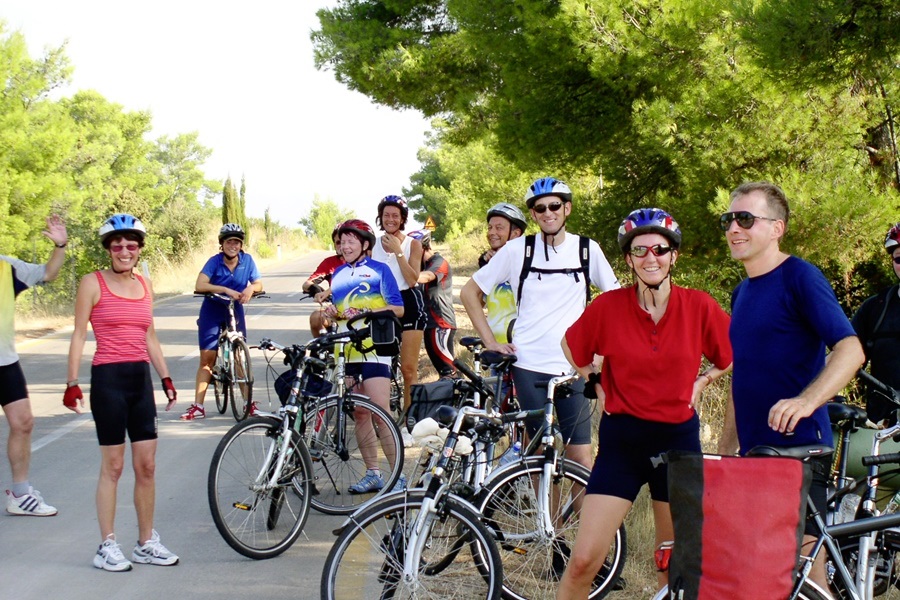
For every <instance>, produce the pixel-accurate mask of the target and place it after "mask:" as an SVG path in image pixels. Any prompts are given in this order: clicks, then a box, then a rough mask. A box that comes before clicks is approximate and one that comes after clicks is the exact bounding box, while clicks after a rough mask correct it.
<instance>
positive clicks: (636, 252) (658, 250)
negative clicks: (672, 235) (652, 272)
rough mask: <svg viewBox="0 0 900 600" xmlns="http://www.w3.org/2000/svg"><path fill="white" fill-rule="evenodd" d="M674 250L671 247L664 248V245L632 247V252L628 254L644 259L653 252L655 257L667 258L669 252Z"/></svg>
mask: <svg viewBox="0 0 900 600" xmlns="http://www.w3.org/2000/svg"><path fill="white" fill-rule="evenodd" d="M672 250H674V248H672V247H671V246H663V245H662V244H656V245H654V246H632V247H631V250H630V251H629V252H628V253H629V254H631V255H632V256H637V257H638V258H643V257H645V256H647V252H652V253H653V256H665V255H666V254H668V253H669V252H671V251H672Z"/></svg>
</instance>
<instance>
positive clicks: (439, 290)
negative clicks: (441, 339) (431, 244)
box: [420, 252, 456, 329]
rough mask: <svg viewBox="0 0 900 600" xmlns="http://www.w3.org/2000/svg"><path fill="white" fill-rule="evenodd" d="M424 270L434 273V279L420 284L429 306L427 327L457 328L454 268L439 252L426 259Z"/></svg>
mask: <svg viewBox="0 0 900 600" xmlns="http://www.w3.org/2000/svg"><path fill="white" fill-rule="evenodd" d="M423 271H429V272H431V273H434V277H435V278H434V280H433V281H429V282H428V283H424V284H420V287H422V288H423V293H424V295H425V301H426V306H427V308H428V311H427V312H428V324H427V325H426V326H425V328H426V329H434V328H436V327H440V328H441V329H456V316H455V315H454V314H453V270H452V269H451V268H450V263H448V262H447V261H446V260H445V259H444V257H443V256H441V255H440V254H438V253H437V252H435V253H434V255H432V257H431V258H430V259H429V260H427V261H425V266H424V269H423Z"/></svg>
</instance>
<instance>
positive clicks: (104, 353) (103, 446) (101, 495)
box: [63, 214, 178, 571]
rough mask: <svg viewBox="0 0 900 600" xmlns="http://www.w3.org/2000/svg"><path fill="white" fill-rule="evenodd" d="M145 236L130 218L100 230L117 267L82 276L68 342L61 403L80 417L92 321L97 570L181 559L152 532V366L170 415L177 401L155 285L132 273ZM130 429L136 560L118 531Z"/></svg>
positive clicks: (111, 222) (115, 217)
mask: <svg viewBox="0 0 900 600" xmlns="http://www.w3.org/2000/svg"><path fill="white" fill-rule="evenodd" d="M146 233H147V232H146V229H145V228H144V224H143V223H141V221H140V220H138V219H136V218H135V217H133V216H132V215H125V214H117V215H113V216H112V217H110V218H109V219H107V221H106V222H105V223H104V224H103V226H102V227H101V228H100V239H101V242H102V243H103V247H104V248H105V249H106V250H107V251H108V252H109V257H110V261H111V263H112V264H111V265H110V268H108V269H104V270H103V271H96V272H94V273H89V274H87V275H85V276H84V277H83V278H82V279H81V283H80V284H79V286H78V294H77V295H76V297H75V331H74V332H73V333H72V341H71V343H70V345H69V368H68V380H67V384H66V392H65V395H64V397H63V403H64V404H65V405H66V407H67V408H70V409H71V410H74V411H75V412H77V413H80V412H81V411H82V409H83V408H84V399H83V398H82V393H81V388H80V387H79V386H78V367H79V364H80V363H81V357H82V354H83V352H84V342H85V340H86V339H87V325H88V322H90V323H91V326H92V328H93V330H94V337H95V339H96V340H97V350H96V352H95V354H94V358H93V361H92V362H91V414H92V415H93V417H94V424H95V426H96V428H97V439H98V440H99V442H100V457H101V466H100V480H99V481H98V482H97V520H98V521H99V524H100V536H101V544H100V547H99V548H98V550H97V553H96V554H95V555H94V566H95V567H97V568H98V569H104V570H107V571H128V570H130V569H131V566H132V561H134V562H138V563H144V564H153V565H163V566H168V565H174V564H176V563H177V562H178V557H177V556H176V555H174V554H172V553H171V552H169V550H168V549H166V547H165V546H163V545H162V543H160V541H159V534H158V533H157V532H156V530H155V529H154V528H153V506H154V502H155V482H154V471H155V469H156V443H157V442H156V440H157V429H156V403H155V401H154V397H153V383H152V380H151V379H150V365H151V364H152V365H153V367H154V369H156V372H157V373H158V374H159V376H160V377H161V378H162V386H163V389H164V390H165V393H166V397H167V399H168V404H167V405H166V410H170V409H171V408H172V406H173V405H174V404H175V398H176V394H175V387H174V386H173V385H172V379H171V378H170V377H169V369H168V367H167V366H166V361H165V358H164V357H163V354H162V348H161V347H160V344H159V339H158V338H157V336H156V330H155V329H154V327H153V290H152V288H151V286H150V282H149V281H146V280H144V278H143V277H141V276H140V275H139V274H137V273H135V272H134V268H135V267H136V266H137V263H138V259H139V257H140V254H141V248H142V247H143V246H144V237H145V236H146ZM126 432H127V433H128V438H129V439H130V440H131V453H132V465H133V467H134V479H135V484H134V506H135V510H136V511H137V518H138V543H137V545H136V546H135V548H134V551H133V552H132V554H131V561H129V560H128V559H127V558H125V556H124V555H123V554H122V550H121V548H120V547H119V544H118V543H117V542H116V535H115V527H114V521H115V514H116V495H117V487H118V486H117V484H118V480H119V477H120V476H121V475H122V470H123V468H124V464H125V434H126Z"/></svg>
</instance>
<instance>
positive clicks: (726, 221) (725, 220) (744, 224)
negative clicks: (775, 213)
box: [719, 210, 778, 231]
mask: <svg viewBox="0 0 900 600" xmlns="http://www.w3.org/2000/svg"><path fill="white" fill-rule="evenodd" d="M756 219H762V220H764V221H778V219H772V218H770V217H757V216H756V215H754V214H753V213H750V212H747V211H746V210H739V211H737V212H727V213H725V214H724V215H722V216H721V217H719V225H721V226H722V231H728V228H729V227H731V222H732V221H737V224H738V226H739V227H740V228H741V229H750V228H751V227H753V223H755V222H756Z"/></svg>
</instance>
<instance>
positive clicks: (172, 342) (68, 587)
mask: <svg viewBox="0 0 900 600" xmlns="http://www.w3.org/2000/svg"><path fill="white" fill-rule="evenodd" d="M324 256H325V255H324V254H323V253H317V254H314V255H309V256H307V257H304V258H302V259H299V260H296V261H292V262H289V263H282V264H281V265H279V266H276V267H273V268H271V269H270V270H268V271H265V272H264V274H263V280H264V282H265V286H266V291H267V292H268V293H269V294H270V295H271V298H270V299H258V300H255V301H253V302H252V303H251V304H250V305H248V307H247V314H248V330H249V336H248V337H249V338H250V340H249V341H250V342H251V344H252V343H256V342H258V341H259V339H260V338H261V337H263V336H265V337H271V338H272V339H274V340H276V341H279V342H281V343H296V342H300V341H305V340H307V339H308V337H309V333H308V331H307V328H308V327H307V323H308V315H309V313H310V312H311V310H312V309H313V308H314V306H315V305H314V303H312V302H311V301H308V300H307V301H305V302H302V303H301V302H298V299H299V298H300V294H299V293H298V291H299V289H300V283H301V282H302V281H303V280H304V279H306V277H307V276H308V274H309V273H310V272H311V270H312V269H313V268H314V267H315V266H316V265H317V264H318V262H319V261H320V260H321V259H322V258H323V257H324ZM199 307H200V299H199V298H194V297H193V296H190V295H188V296H177V297H173V298H167V299H165V300H162V301H160V302H158V303H157V305H156V307H155V311H154V314H155V323H156V329H157V331H158V333H159V337H160V340H161V342H162V345H163V352H164V353H165V356H166V360H167V362H168V365H169V369H170V371H171V374H172V378H173V380H174V382H175V385H176V388H177V389H178V393H179V400H178V403H177V404H176V406H175V408H174V409H173V410H172V411H171V412H163V409H164V408H165V397H164V395H163V394H162V391H161V388H160V386H159V384H158V382H157V385H156V389H157V392H156V399H157V407H158V409H159V411H160V412H159V448H158V451H157V475H156V486H157V488H156V517H155V527H156V529H157V530H158V531H159V533H160V536H161V539H162V542H163V543H164V544H165V545H166V546H167V547H168V548H169V549H170V550H171V551H173V552H175V553H176V554H178V555H179V556H180V557H181V562H180V563H179V564H178V565H177V566H173V567H157V566H150V565H135V566H134V569H133V570H132V571H129V572H124V573H110V572H107V571H102V570H100V569H95V568H94V567H93V565H92V563H91V561H92V559H93V555H94V553H95V552H96V549H97V545H98V544H99V543H100V541H101V540H100V532H99V529H98V526H97V517H96V511H95V504H94V493H95V488H96V482H97V474H98V471H99V464H100V453H99V450H98V446H97V438H96V434H95V431H94V425H93V422H92V419H91V416H90V414H89V413H88V414H84V415H80V416H76V415H74V414H73V413H71V412H70V411H68V410H66V409H65V408H64V407H63V406H62V393H63V387H64V382H65V378H66V364H65V363H66V355H67V353H68V347H69V337H70V335H71V330H70V329H69V330H68V331H61V332H58V333H56V334H53V335H50V336H48V337H45V338H42V339H39V340H30V341H27V342H25V343H23V344H20V346H19V354H20V356H21V361H22V366H23V368H24V370H25V375H26V377H27V379H28V384H29V392H30V395H31V402H32V406H33V409H34V413H35V431H34V435H33V438H32V446H33V454H32V464H31V472H30V479H31V481H32V483H33V485H34V486H35V487H36V488H38V489H39V490H40V491H41V493H42V494H43V495H44V498H45V499H46V501H47V502H48V503H49V504H52V505H53V506H56V507H57V508H58V509H59V514H58V515H57V516H55V517H48V518H32V517H14V516H11V515H8V514H6V512H5V510H4V511H2V512H0V600H13V599H16V600H20V599H21V600H30V599H54V598H65V599H72V600H80V599H91V600H94V599H105V598H113V597H115V598H117V599H129V598H135V599H138V598H140V599H143V600H155V599H160V600H163V599H167V598H178V599H179V600H181V599H185V598H188V599H191V598H215V599H217V600H219V599H222V598H242V599H244V598H254V599H265V598H279V599H281V598H298V599H305V598H318V597H319V579H320V575H321V570H322V566H323V564H324V562H325V557H326V555H327V554H328V550H329V549H330V548H331V543H332V541H333V539H334V537H333V535H332V534H331V530H332V529H334V528H335V527H336V526H337V525H339V524H340V522H341V520H342V519H341V518H339V517H329V516H326V515H322V514H319V513H316V512H315V511H313V512H312V513H311V514H310V517H309V520H308V522H307V525H306V528H305V532H304V535H303V536H301V538H300V539H299V540H298V541H297V543H296V544H294V546H293V547H292V548H291V549H289V550H288V551H287V552H285V553H284V554H282V555H281V556H279V557H277V558H274V559H270V560H266V561H254V560H251V559H248V558H244V557H243V556H241V555H239V554H237V553H236V552H235V551H233V550H232V549H231V548H230V547H229V546H228V545H227V544H226V543H225V542H224V541H223V540H222V538H221V537H220V536H219V533H218V532H217V531H216V528H215V525H214V524H213V521H212V517H211V516H210V511H209V506H208V503H207V499H206V480H207V474H208V470H209V463H210V458H211V457H212V453H213V450H214V449H215V446H216V444H217V443H218V441H219V439H220V438H221V437H222V435H223V434H224V433H225V432H226V431H227V430H228V429H229V428H230V427H231V426H232V425H233V424H234V420H233V418H232V417H231V415H230V412H229V413H226V414H225V415H219V414H218V413H217V412H216V410H215V402H214V399H213V396H212V393H211V392H210V393H209V394H208V396H207V400H208V401H207V407H209V409H208V410H207V418H206V419H204V420H201V421H196V422H184V421H180V420H179V418H178V417H179V415H180V414H181V413H182V412H183V411H184V410H185V409H186V408H187V406H188V405H189V404H190V402H191V401H192V399H193V388H194V376H195V374H196V370H197V357H198V351H197V343H196V325H195V322H196V318H197V313H198V310H199ZM92 355H93V342H92V341H89V342H88V344H87V346H86V348H85V360H84V363H83V365H82V368H81V373H80V375H81V380H82V381H87V380H88V379H89V377H90V358H91V357H92ZM252 358H253V361H254V365H253V366H254V373H255V377H256V381H257V385H256V388H255V395H256V397H257V398H258V399H261V400H263V402H264V403H265V402H266V398H265V396H266V387H267V386H266V385H265V382H266V369H265V361H264V360H263V354H262V353H261V352H260V351H259V350H254V351H252ZM275 366H276V367H277V368H278V370H279V372H280V371H281V370H283V368H284V367H283V366H282V365H281V362H280V361H278V362H276V365H275ZM154 378H155V377H154ZM268 381H269V382H270V383H271V381H272V378H271V375H270V376H269V380H268ZM269 387H271V385H269ZM82 389H83V390H84V392H85V396H86V397H87V392H88V387H87V386H83V388H82ZM273 402H276V403H277V399H275V398H274V396H273ZM0 415H2V413H0ZM7 434H8V427H7V425H6V423H5V418H3V417H2V416H0V448H2V450H0V489H6V488H7V487H8V486H9V482H10V480H11V476H10V472H9V463H8V461H7V460H6V450H5V448H6V439H7ZM128 464H129V463H128V461H127V457H126V468H125V473H124V475H123V477H122V479H121V481H120V484H119V493H118V510H117V515H116V534H117V537H118V539H119V542H120V544H121V545H122V550H123V552H124V553H125V555H126V557H130V555H131V550H132V548H133V546H134V543H135V541H136V538H137V519H136V516H135V513H134V507H133V504H132V487H133V485H134V477H133V475H132V473H131V472H130V469H129V466H128ZM3 501H4V502H5V497H4V499H3ZM4 508H5V505H4Z"/></svg>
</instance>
